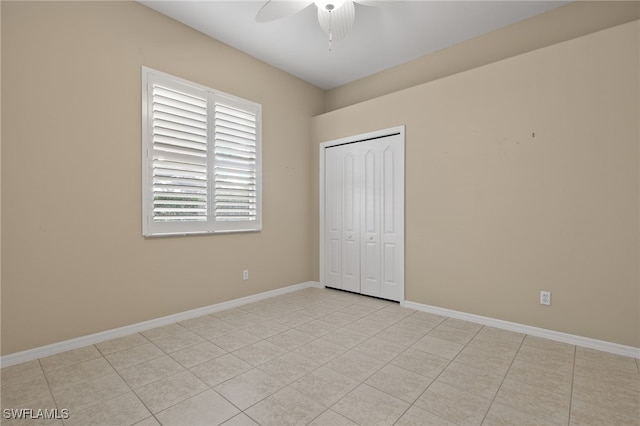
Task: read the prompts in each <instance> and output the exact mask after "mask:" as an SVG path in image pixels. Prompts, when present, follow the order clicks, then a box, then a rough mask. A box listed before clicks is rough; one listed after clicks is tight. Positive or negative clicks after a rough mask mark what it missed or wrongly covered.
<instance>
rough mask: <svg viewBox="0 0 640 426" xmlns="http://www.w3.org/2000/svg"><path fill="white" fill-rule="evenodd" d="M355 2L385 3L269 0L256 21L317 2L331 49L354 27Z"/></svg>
mask: <svg viewBox="0 0 640 426" xmlns="http://www.w3.org/2000/svg"><path fill="white" fill-rule="evenodd" d="M354 2H356V3H360V4H364V5H367V6H382V5H383V4H384V3H385V1H376V0H311V1H308V0H268V1H267V2H266V3H265V4H264V5H263V6H262V7H261V8H260V10H259V11H258V14H257V15H256V21H257V22H268V21H274V20H276V19H280V18H284V17H285V16H289V15H292V14H294V13H297V12H299V11H301V10H302V9H305V8H307V7H309V6H311V5H312V4H315V5H316V7H317V8H318V23H319V24H320V28H322V30H323V31H324V32H325V33H327V34H328V35H329V50H331V42H332V41H333V40H342V39H344V38H345V37H346V36H347V34H349V31H350V30H351V28H352V27H353V22H354V21H355V17H356V10H355V5H354Z"/></svg>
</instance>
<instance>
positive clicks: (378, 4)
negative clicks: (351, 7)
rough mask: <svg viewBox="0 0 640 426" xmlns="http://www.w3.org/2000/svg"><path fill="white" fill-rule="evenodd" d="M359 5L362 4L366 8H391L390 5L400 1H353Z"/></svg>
mask: <svg viewBox="0 0 640 426" xmlns="http://www.w3.org/2000/svg"><path fill="white" fill-rule="evenodd" d="M353 1H355V2H356V3H358V4H362V5H364V6H374V7H385V6H389V4H390V3H391V4H393V3H395V2H397V1H399V0H353Z"/></svg>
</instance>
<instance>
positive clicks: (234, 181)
mask: <svg viewBox="0 0 640 426" xmlns="http://www.w3.org/2000/svg"><path fill="white" fill-rule="evenodd" d="M256 123H257V119H256V115H255V113H252V112H250V111H247V110H246V108H245V109H240V108H236V107H234V106H233V104H230V103H229V102H225V103H216V105H215V147H214V150H215V170H214V180H215V190H214V194H215V195H214V203H215V218H216V221H255V220H256V215H257V202H258V200H257V172H258V169H257V139H256Z"/></svg>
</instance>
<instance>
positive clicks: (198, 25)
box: [139, 0, 568, 89]
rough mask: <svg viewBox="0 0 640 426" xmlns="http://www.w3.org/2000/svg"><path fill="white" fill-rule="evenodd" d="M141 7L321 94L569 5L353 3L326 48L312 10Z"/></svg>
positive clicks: (155, 0)
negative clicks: (259, 16)
mask: <svg viewBox="0 0 640 426" xmlns="http://www.w3.org/2000/svg"><path fill="white" fill-rule="evenodd" d="M139 2H140V3H142V4H144V5H145V6H148V7H150V8H152V9H154V10H157V11H158V12H160V13H163V14H165V15H167V16H169V17H171V18H173V19H175V20H177V21H180V22H182V23H184V24H186V25H188V26H190V27H192V28H194V29H196V30H198V31H201V32H203V33H205V34H207V35H209V36H211V37H213V38H215V39H217V40H220V41H222V42H223V43H226V44H228V45H230V46H233V47H235V48H236V49H239V50H241V51H243V52H245V53H248V54H249V55H251V56H253V57H256V58H258V59H260V60H262V61H264V62H266V63H268V64H271V65H273V66H275V67H277V68H280V69H282V70H284V71H287V72H289V73H290V74H293V75H295V76H297V77H299V78H301V79H303V80H305V81H308V82H309V83H311V84H314V85H316V86H318V87H320V88H322V89H332V88H334V87H337V86H340V85H343V84H345V83H349V82H351V81H354V80H357V79H359V78H362V77H365V76H368V75H371V74H374V73H376V72H379V71H382V70H384V69H387V68H390V67H393V66H395V65H399V64H401V63H404V62H407V61H410V60H412V59H416V58H418V57H420V56H424V55H426V54H429V53H432V52H435V51H437V50H440V49H443V48H445V47H447V46H451V45H453V44H456V43H459V42H461V41H464V40H468V39H470V38H473V37H477V36H479V35H481V34H484V33H487V32H490V31H493V30H496V29H498V28H502V27H505V26H507V25H510V24H512V23H515V22H518V21H521V20H523V19H526V18H529V17H532V16H534V15H538V14H540V13H543V12H545V11H548V10H550V9H553V8H556V7H559V6H562V5H564V4H567V3H568V1H540V0H537V1H524V0H516V1H504V0H503V1H479V0H475V1H456V0H448V1H393V2H383V4H384V6H381V7H372V6H365V5H362V4H357V3H356V18H355V23H354V26H353V29H352V30H351V32H350V33H349V35H348V36H347V37H346V38H345V39H344V40H341V41H334V42H333V45H332V50H331V51H329V49H328V36H327V35H326V34H325V33H324V32H323V31H322V30H321V29H320V27H319V25H318V21H317V15H316V13H317V12H316V6H315V5H311V6H309V7H307V8H306V9H303V10H302V11H300V12H298V13H296V14H293V15H290V16H287V17H285V18H282V19H279V20H276V21H271V22H266V23H258V22H256V21H255V15H256V13H257V12H258V10H260V8H261V6H262V5H263V4H265V1H264V0H263V1H244V0H235V1H220V0H216V1H202V0H198V1H191V0H179V1H171V0H169V1H165V0H139Z"/></svg>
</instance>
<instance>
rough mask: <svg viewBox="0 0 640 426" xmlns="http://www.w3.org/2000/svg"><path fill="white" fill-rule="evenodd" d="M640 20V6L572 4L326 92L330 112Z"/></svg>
mask: <svg viewBox="0 0 640 426" xmlns="http://www.w3.org/2000/svg"><path fill="white" fill-rule="evenodd" d="M638 18H640V2H638V1H574V2H571V3H569V4H567V5H565V6H562V7H560V8H557V9H553V10H550V11H548V12H546V13H543V14H541V15H538V16H534V17H532V18H529V19H526V20H524V21H521V22H517V23H515V24H513V25H509V26H507V27H504V28H501V29H498V30H496V31H493V32H490V33H487V34H484V35H482V36H479V37H476V38H473V39H470V40H467V41H464V42H461V43H458V44H455V45H453V46H450V47H448V48H445V49H442V50H439V51H437V52H434V53H432V54H430V55H426V56H423V57H420V58H418V59H416V60H413V61H410V62H407V63H405V64H402V65H399V66H396V67H393V68H390V69H388V70H385V71H381V72H379V73H376V74H373V75H371V76H369V77H365V78H362V79H360V80H356V81H354V82H351V83H348V84H345V85H343V86H340V87H336V88H335V89H331V90H328V91H327V94H326V111H333V110H336V109H339V108H343V107H345V106H348V105H353V104H355V103H359V102H363V101H366V100H369V99H373V98H375V97H378V96H384V95H388V94H390V93H393V92H397V91H398V90H402V89H406V88H409V87H413V86H416V85H418V84H422V83H427V82H429V81H433V80H437V79H439V78H443V77H446V76H449V75H453V74H456V73H459V72H462V71H466V70H470V69H473V68H477V67H479V66H482V65H486V64H490V63H492V62H496V61H498V60H502V59H505V58H509V57H512V56H515V55H518V54H522V53H525V52H529V51H532V50H535V49H539V48H542V47H545V46H550V45H553V44H556V43H559V42H562V41H566V40H570V39H573V38H576V37H580V36H583V35H586V34H590V33H593V32H596V31H599V30H602V29H605V28H610V27H613V26H615V25H620V24H623V23H627V22H631V21H634V20H636V19H638Z"/></svg>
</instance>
